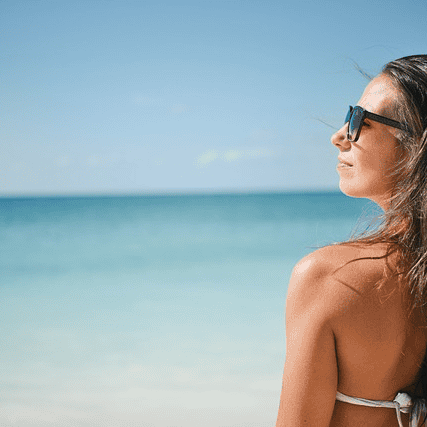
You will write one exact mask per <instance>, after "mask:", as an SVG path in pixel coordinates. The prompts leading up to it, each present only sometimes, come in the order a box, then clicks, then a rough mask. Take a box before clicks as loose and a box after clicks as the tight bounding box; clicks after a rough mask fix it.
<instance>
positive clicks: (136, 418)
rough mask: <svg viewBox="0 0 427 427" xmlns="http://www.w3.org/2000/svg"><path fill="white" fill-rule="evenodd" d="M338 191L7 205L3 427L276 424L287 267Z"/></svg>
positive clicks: (342, 222)
mask: <svg viewBox="0 0 427 427" xmlns="http://www.w3.org/2000/svg"><path fill="white" fill-rule="evenodd" d="M370 208H371V205H370V204H368V202H367V201H365V200H357V199H351V198H348V197H345V196H343V195H342V194H340V193H311V194H248V195H231V194H228V195H192V196H141V197H92V198H90V197H81V198H78V197H74V198H72V197H70V198H67V197H58V198H28V199H24V198H16V199H12V198H3V199H0V242H1V245H0V250H1V256H0V268H1V270H0V271H1V272H2V274H1V278H0V281H1V282H0V285H1V287H0V289H1V293H0V298H1V306H2V310H1V314H0V319H1V325H2V328H1V332H0V345H1V348H2V351H1V352H0V374H1V375H0V377H1V380H0V393H1V395H2V398H1V402H0V409H1V410H0V425H4V426H19V427H21V426H22V427H24V426H59V425H60V426H70V427H71V426H73V427H75V426H98V425H99V426H104V427H107V426H108V427H109V426H111V427H113V426H114V427H117V426H129V425H138V426H150V427H152V426H156V427H163V426H165V427H166V426H186V427H190V426H200V425H204V426H208V427H210V426H212V427H222V426H224V427H225V426H229V427H237V426H239V427H243V426H244V427H249V426H262V427H263V426H271V425H274V422H275V418H276V415H277V408H278V401H279V394H280V387H281V375H282V369H283V361H284V352H285V344H286V343H285V336H284V317H283V315H284V313H283V312H284V303H285V298H286V289H287V282H288V279H289V276H290V273H291V270H292V267H293V265H294V264H295V263H296V262H297V261H298V260H299V259H300V258H301V257H303V256H304V255H306V254H307V253H309V252H311V251H312V250H314V249H315V247H316V246H320V245H324V244H327V243H330V242H333V241H339V240H344V239H346V238H348V237H349V236H350V233H351V231H352V230H353V228H354V226H355V224H356V222H357V219H358V218H359V217H360V216H361V214H362V212H363V211H364V210H366V209H370Z"/></svg>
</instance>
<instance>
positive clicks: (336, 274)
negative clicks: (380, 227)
mask: <svg viewBox="0 0 427 427" xmlns="http://www.w3.org/2000/svg"><path fill="white" fill-rule="evenodd" d="M386 254H387V247H386V245H383V244H376V245H370V246H367V245H361V244H352V243H351V244H336V245H330V246H325V247H322V248H319V249H317V250H315V251H314V252H311V253H310V254H308V255H307V256H305V257H304V258H302V259H301V260H300V261H299V262H298V263H297V264H296V265H295V267H294V270H293V274H296V275H297V276H301V277H308V278H312V279H322V280H325V279H334V280H338V281H343V280H344V281H346V282H349V283H352V284H353V285H354V286H356V287H357V289H359V290H362V288H365V287H368V288H370V284H371V283H372V281H377V280H380V279H382V278H383V277H384V274H385V271H386V269H389V271H390V272H391V271H392V270H393V262H394V260H393V259H392V258H393V257H392V256H389V257H388V258H386Z"/></svg>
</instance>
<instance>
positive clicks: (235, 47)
mask: <svg viewBox="0 0 427 427" xmlns="http://www.w3.org/2000/svg"><path fill="white" fill-rule="evenodd" d="M426 14H427V4H426V3H425V0H412V1H410V2H406V3H405V4H404V3H403V2H402V1H401V0H400V1H395V0H391V1H388V2H387V3H386V5H385V3H384V2H383V1H379V0H373V1H365V0H361V1H357V2H354V1H342V0H341V1H335V0H329V1H321V2H313V1H312V0H310V1H305V0H295V1H251V0H249V1H238V0H199V1H126V0H125V1H108V0H106V1H90V0H87V1H36V0H34V1H5V0H3V1H2V2H1V3H0V28H1V29H2V30H1V33H2V35H1V38H0V63H1V66H0V75H1V78H0V85H1V90H0V93H1V95H0V144H1V152H2V156H1V157H0V195H53V194H123V193H124V194H126V193H132V194H134V193H153V192H154V193H155V192H160V193H169V192H192V191H209V192H211V191H271V190H275V191H276V190H284V191H289V190H291V191H300V190H332V189H338V175H337V173H336V171H335V166H336V163H337V160H336V157H337V154H338V153H337V150H336V149H335V148H334V147H332V145H331V144H330V135H331V133H332V131H333V130H332V129H331V128H329V127H328V126H326V125H324V124H323V123H322V122H321V121H319V120H318V119H320V120H323V121H326V122H328V123H329V124H331V125H332V126H336V127H339V126H340V125H341V123H342V120H343V115H344V114H345V112H346V109H347V107H348V105H349V104H355V103H356V101H357V100H358V98H359V96H360V94H361V92H362V91H363V88H364V86H365V85H366V81H365V80H364V79H363V77H362V76H361V75H360V74H359V73H357V71H355V68H354V62H357V63H358V64H359V65H360V66H361V67H362V68H363V69H365V70H366V71H367V72H369V73H371V74H376V73H378V72H379V71H380V69H381V67H382V65H384V64H385V63H386V62H388V61H390V60H392V59H395V58H398V57H401V56H406V55H411V54H416V53H426V52H427V41H426V38H425V37H424V36H423V34H425V17H426Z"/></svg>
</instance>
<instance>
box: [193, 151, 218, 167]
mask: <svg viewBox="0 0 427 427" xmlns="http://www.w3.org/2000/svg"><path fill="white" fill-rule="evenodd" d="M218 157H219V154H218V151H216V150H210V151H207V152H206V153H203V154H202V155H201V156H199V157H198V158H197V159H196V164H197V166H198V167H203V166H206V165H207V164H209V163H212V162H213V161H214V160H216V159H217V158H218Z"/></svg>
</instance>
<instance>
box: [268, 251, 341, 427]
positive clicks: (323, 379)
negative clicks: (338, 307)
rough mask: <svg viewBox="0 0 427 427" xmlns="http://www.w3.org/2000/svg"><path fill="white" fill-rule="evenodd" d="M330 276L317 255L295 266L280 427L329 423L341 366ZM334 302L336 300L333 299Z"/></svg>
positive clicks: (319, 426) (288, 310)
mask: <svg viewBox="0 0 427 427" xmlns="http://www.w3.org/2000/svg"><path fill="white" fill-rule="evenodd" d="M331 280H332V279H331V278H330V276H329V275H328V274H326V273H325V271H324V269H323V268H322V266H321V265H320V264H319V262H317V261H316V259H315V257H313V256H311V257H310V256H309V257H306V258H304V259H303V260H302V261H301V262H300V263H298V264H297V266H296V267H295V268H294V270H293V273H292V276H291V280H290V283H289V288H288V289H289V290H288V297H287V301H286V361H285V368H284V375H283V386H282V394H281V398H280V408H279V414H278V418H277V424H276V427H285V426H292V427H299V426H316V427H327V426H329V424H330V420H331V417H332V412H333V409H334V405H335V395H336V391H337V383H338V368H337V360H336V353H335V338H334V333H333V330H332V327H331V322H330V318H331V313H333V312H334V310H333V307H331V304H334V303H333V302H332V301H331V298H329V297H328V294H330V291H331ZM332 300H334V298H332Z"/></svg>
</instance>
